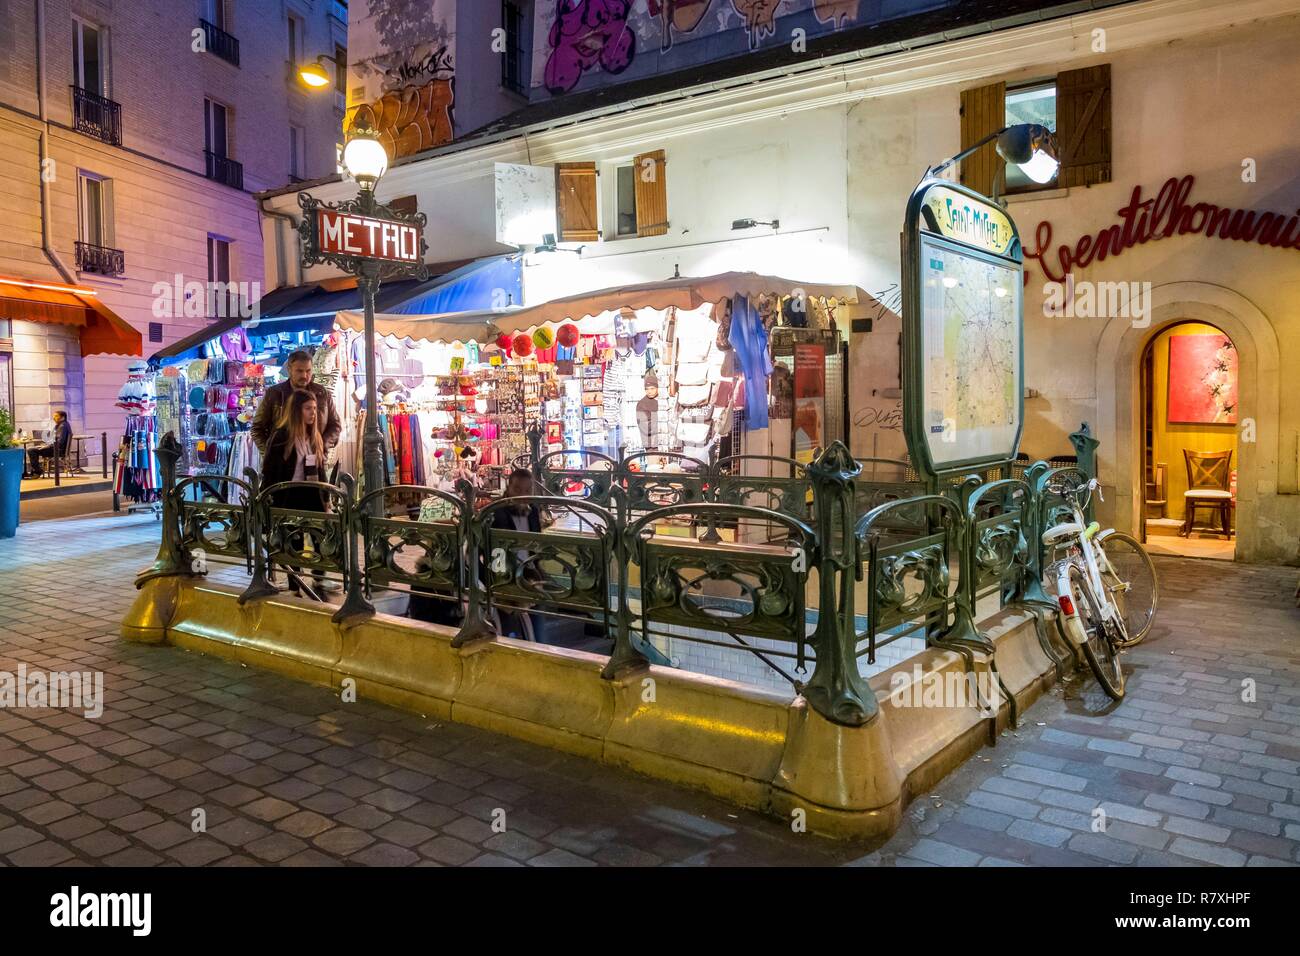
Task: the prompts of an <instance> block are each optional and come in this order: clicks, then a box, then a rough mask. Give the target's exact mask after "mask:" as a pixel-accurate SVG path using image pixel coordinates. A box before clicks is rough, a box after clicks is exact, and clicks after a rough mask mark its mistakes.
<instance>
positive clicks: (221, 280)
mask: <svg viewBox="0 0 1300 956" xmlns="http://www.w3.org/2000/svg"><path fill="white" fill-rule="evenodd" d="M207 293H208V303H207V305H208V309H207V311H208V316H209V318H229V317H231V316H234V315H238V314H239V295H238V290H236V289H234V288H232V287H231V286H230V242H229V241H228V240H226V239H222V238H221V237H220V236H208V288H207Z"/></svg>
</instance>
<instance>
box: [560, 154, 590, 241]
mask: <svg viewBox="0 0 1300 956" xmlns="http://www.w3.org/2000/svg"><path fill="white" fill-rule="evenodd" d="M555 200H556V201H555V216H556V219H557V220H558V221H559V228H560V235H559V240H560V241H561V242H595V241H596V240H597V239H599V238H600V227H599V225H598V222H597V220H596V164H595V163H560V164H559V165H557V166H556V167H555Z"/></svg>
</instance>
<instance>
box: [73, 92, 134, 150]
mask: <svg viewBox="0 0 1300 956" xmlns="http://www.w3.org/2000/svg"><path fill="white" fill-rule="evenodd" d="M72 118H73V125H74V126H75V127H76V130H77V132H78V133H85V134H86V135H87V136H93V137H95V139H97V140H100V141H102V142H105V143H108V144H109V145H112V146H121V145H122V106H121V104H120V103H115V102H113V101H112V100H110V99H109V98H108V97H106V96H100V95H99V94H98V93H92V92H91V91H90V90H83V89H82V88H81V87H79V86H74V87H72Z"/></svg>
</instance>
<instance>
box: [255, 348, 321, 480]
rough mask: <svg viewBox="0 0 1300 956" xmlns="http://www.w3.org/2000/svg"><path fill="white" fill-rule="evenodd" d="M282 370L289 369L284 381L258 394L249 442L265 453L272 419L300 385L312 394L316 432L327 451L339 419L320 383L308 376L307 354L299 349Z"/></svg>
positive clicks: (273, 422) (310, 370)
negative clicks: (322, 439) (318, 425)
mask: <svg viewBox="0 0 1300 956" xmlns="http://www.w3.org/2000/svg"><path fill="white" fill-rule="evenodd" d="M285 370H286V371H287V372H288V373H289V379H288V381H285V382H281V383H280V384H279V385H273V386H271V387H270V388H268V389H267V390H266V394H265V395H263V396H262V404H260V405H258V406H257V414H256V415H255V416H253V428H252V434H253V444H255V445H256V446H257V450H258V451H260V452H261V453H262V454H263V455H265V454H266V443H267V441H268V440H269V439H270V437H271V433H272V432H273V431H275V423H276V422H277V421H279V418H280V412H281V411H282V410H283V408H284V403H285V402H286V401H288V399H289V396H290V395H292V394H293V393H294V391H296V390H297V389H304V390H306V391H308V392H311V393H312V395H314V396H315V397H316V414H317V415H319V416H320V433H321V437H322V438H324V439H325V450H326V451H329V449H331V448H333V447H334V446H335V445H337V444H338V440H339V432H341V431H342V430H343V422H342V421H341V420H340V419H339V413H338V411H336V410H335V408H334V400H333V399H332V398H331V397H330V393H329V392H327V391H325V387H324V386H323V385H317V384H316V383H315V382H313V381H312V380H311V375H312V369H311V356H310V355H309V354H307V353H306V352H304V351H303V350H301V349H299V350H298V351H297V352H294V353H293V354H291V355H290V356H289V361H287V362H285Z"/></svg>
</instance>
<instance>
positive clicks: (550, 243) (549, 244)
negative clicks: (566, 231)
mask: <svg viewBox="0 0 1300 956" xmlns="http://www.w3.org/2000/svg"><path fill="white" fill-rule="evenodd" d="M586 248H587V247H586V246H585V245H584V246H578V248H576V249H561V248H560V247H559V246H557V245H556V244H555V233H553V232H548V233H546V234H545V235H543V236H542V242H541V245H539V246H536V247H534V249H533V251H534V252H575V253H577V254H578V255H579V256H581V255H582V250H583V249H586Z"/></svg>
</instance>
